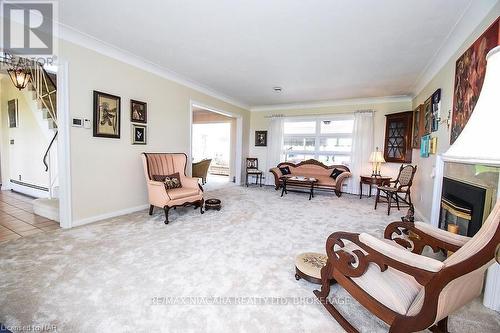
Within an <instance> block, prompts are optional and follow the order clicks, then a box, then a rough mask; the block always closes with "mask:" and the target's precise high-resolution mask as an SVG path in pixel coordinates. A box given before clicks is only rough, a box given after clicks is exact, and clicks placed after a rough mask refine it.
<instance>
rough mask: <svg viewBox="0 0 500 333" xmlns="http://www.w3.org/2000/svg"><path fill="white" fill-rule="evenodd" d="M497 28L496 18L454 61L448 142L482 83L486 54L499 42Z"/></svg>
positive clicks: (455, 135) (454, 136) (463, 121)
mask: <svg viewBox="0 0 500 333" xmlns="http://www.w3.org/2000/svg"><path fill="white" fill-rule="evenodd" d="M499 30H500V19H497V20H496V21H495V22H494V23H493V24H492V25H491V26H490V27H489V28H488V29H487V30H486V31H485V32H484V33H483V34H482V35H481V36H480V37H479V38H478V39H477V40H476V41H475V42H474V43H473V44H472V45H471V46H470V47H469V49H468V50H467V51H465V53H464V54H462V55H461V56H460V58H458V60H457V62H456V65H455V87H454V90H453V112H452V118H451V136H450V144H453V142H455V140H456V139H457V138H458V136H459V135H460V133H461V132H462V130H463V128H464V127H465V125H466V124H467V121H468V120H469V118H470V116H471V114H472V111H474V107H475V106H476V102H477V99H478V97H479V93H480V92H481V88H482V87H483V81H484V75H485V72H486V54H487V53H488V52H489V51H490V50H491V49H493V48H494V47H495V46H497V45H500V31H499Z"/></svg>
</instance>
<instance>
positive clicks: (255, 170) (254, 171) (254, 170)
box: [247, 169, 262, 175]
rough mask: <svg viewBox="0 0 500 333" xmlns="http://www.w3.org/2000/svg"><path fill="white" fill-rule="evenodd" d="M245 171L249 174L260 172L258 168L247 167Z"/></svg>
mask: <svg viewBox="0 0 500 333" xmlns="http://www.w3.org/2000/svg"><path fill="white" fill-rule="evenodd" d="M247 173H248V174H249V175H250V174H257V173H262V171H260V170H259V169H247Z"/></svg>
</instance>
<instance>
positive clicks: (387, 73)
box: [59, 0, 491, 106]
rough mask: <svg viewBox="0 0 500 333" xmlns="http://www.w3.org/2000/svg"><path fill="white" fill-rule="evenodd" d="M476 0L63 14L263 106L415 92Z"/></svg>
mask: <svg viewBox="0 0 500 333" xmlns="http://www.w3.org/2000/svg"><path fill="white" fill-rule="evenodd" d="M471 2H472V0H405V1H401V0H378V1H373V0H356V1H352V0H342V1H341V0H336V1H328V0H309V1H306V0H286V1H285V0H281V1H280V0H218V1H203V0H198V1H196V0H178V1H174V0H150V1H137V0H105V1H103V0H85V1H81V0H64V1H60V2H59V17H60V21H61V22H62V23H63V24H64V25H67V26H69V27H72V28H74V29H76V30H78V31H80V32H83V33H85V34H88V35H90V36H93V37H95V38H97V39H99V40H101V41H104V42H106V43H109V44H112V45H113V46H116V47H118V48H121V49H123V50H125V51H128V52H130V53H133V54H135V55H137V56H139V57H141V58H143V59H145V60H148V61H150V62H152V63H155V64H156V65H158V66H160V67H162V68H165V69H168V70H170V71H173V72H175V73H176V74H178V75H180V76H182V77H184V78H187V79H189V80H190V81H192V82H196V83H197V84H199V85H201V86H204V87H208V88H210V89H211V90H214V91H217V92H219V93H221V94H224V95H225V96H229V97H230V98H233V99H235V100H237V101H240V102H241V103H244V104H246V105H249V106H258V105H270V104H283V103H305V102H310V101H322V100H334V99H346V98H365V97H380V96H398V95H411V94H412V92H413V90H414V87H415V85H416V83H417V80H418V79H419V77H420V76H421V75H422V74H423V72H424V70H425V69H426V67H427V66H428V65H429V63H430V62H431V60H432V59H433V58H434V57H435V55H436V54H437V52H438V50H439V49H440V47H441V46H442V45H443V44H444V42H445V41H446V40H447V37H448V35H449V34H450V32H451V31H452V30H453V28H454V26H455V25H456V24H457V22H458V21H459V20H460V18H461V17H462V15H463V13H464V12H465V11H466V9H467V8H468V7H469V5H470V4H471ZM490 2H491V1H490ZM473 5H475V4H473ZM274 86H282V87H283V89H284V91H283V93H281V94H276V93H274V92H273V90H272V87H274Z"/></svg>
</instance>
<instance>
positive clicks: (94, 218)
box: [71, 204, 149, 227]
mask: <svg viewBox="0 0 500 333" xmlns="http://www.w3.org/2000/svg"><path fill="white" fill-rule="evenodd" d="M148 208H149V204H145V205H140V206H135V207H130V208H126V209H122V210H117V211H114V212H109V213H104V214H101V215H95V216H91V217H86V218H84V219H80V220H76V221H73V222H72V223H71V227H79V226H81V225H85V224H89V223H93V222H98V221H102V220H105V219H109V218H112V217H117V216H121V215H126V214H130V213H135V212H138V211H140V210H144V209H148Z"/></svg>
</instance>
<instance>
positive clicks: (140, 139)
mask: <svg viewBox="0 0 500 333" xmlns="http://www.w3.org/2000/svg"><path fill="white" fill-rule="evenodd" d="M146 131H147V128H146V126H142V125H136V124H132V144H133V145H145V144H146V143H147V141H146V137H147V133H146Z"/></svg>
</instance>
